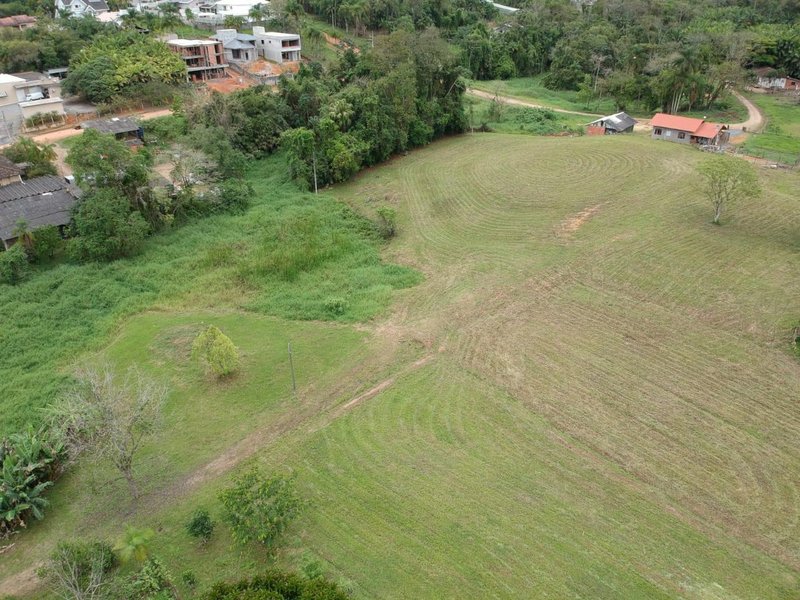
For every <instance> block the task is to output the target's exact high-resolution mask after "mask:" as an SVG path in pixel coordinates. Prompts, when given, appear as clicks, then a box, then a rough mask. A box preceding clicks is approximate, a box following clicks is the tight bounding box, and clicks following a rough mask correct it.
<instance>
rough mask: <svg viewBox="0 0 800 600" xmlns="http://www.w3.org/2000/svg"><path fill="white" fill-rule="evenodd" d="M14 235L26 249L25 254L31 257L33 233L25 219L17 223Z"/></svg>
mask: <svg viewBox="0 0 800 600" xmlns="http://www.w3.org/2000/svg"><path fill="white" fill-rule="evenodd" d="M12 235H13V236H14V237H16V238H17V241H18V242H19V243H20V244H22V247H23V248H25V252H26V253H27V254H28V255H29V256H30V254H31V253H32V252H33V241H34V240H33V232H32V231H31V230H30V227H28V222H27V221H25V220H24V219H20V220H19V221H17V224H16V226H15V227H14V231H13V232H12Z"/></svg>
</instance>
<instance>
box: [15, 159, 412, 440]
mask: <svg viewBox="0 0 800 600" xmlns="http://www.w3.org/2000/svg"><path fill="white" fill-rule="evenodd" d="M284 170H285V167H284V165H283V162H282V159H281V158H276V159H273V160H271V161H265V162H262V163H259V164H257V165H256V166H255V167H254V168H253V171H252V173H251V175H250V179H251V181H252V182H253V184H254V186H255V190H256V193H255V197H254V206H253V207H252V208H251V209H250V210H249V211H248V212H247V214H245V215H242V216H218V217H213V218H209V219H205V220H202V221H199V222H196V223H193V224H191V225H190V226H186V227H182V228H180V229H178V230H176V231H173V232H170V233H167V234H162V235H158V236H155V237H154V238H152V239H151V240H149V241H148V243H147V245H146V248H145V250H144V252H143V253H142V254H141V255H140V256H137V257H135V258H132V259H130V260H122V261H117V262H115V263H112V264H88V265H75V264H61V265H58V266H55V267H46V268H44V269H42V270H41V271H40V272H38V273H35V274H34V275H33V276H32V277H31V278H30V280H29V281H26V282H24V283H22V284H21V285H18V286H16V287H10V286H0V322H1V323H2V324H3V326H2V328H1V329H0V343H1V344H2V346H3V349H4V351H3V355H2V357H0V371H2V373H3V377H2V378H1V379H0V398H2V409H3V410H2V413H0V433H7V432H9V431H12V430H15V429H16V428H19V427H20V426H22V425H24V424H25V423H27V422H31V421H34V422H35V421H38V409H39V408H41V407H42V406H44V405H45V404H46V403H47V402H49V401H51V400H52V399H53V398H54V396H55V395H56V394H57V392H58V390H59V388H60V387H62V386H63V384H64V383H65V380H66V378H67V373H66V371H65V368H66V367H68V365H69V364H70V362H71V361H72V360H73V359H74V357H75V355H76V353H79V352H81V351H83V350H85V349H86V348H89V347H92V346H98V345H100V344H102V343H104V342H105V340H107V338H108V335H109V333H111V332H112V331H113V330H114V329H115V328H116V327H117V326H118V325H119V323H120V322H121V320H122V319H123V318H124V317H125V316H127V315H130V314H133V313H135V312H138V311H141V310H144V309H147V308H150V307H153V306H173V305H175V304H176V303H177V304H179V305H185V306H191V307H193V308H207V307H208V308H217V307H224V308H226V309H247V310H254V311H257V312H261V313H263V314H270V315H276V316H280V317H284V318H290V319H330V320H337V321H344V322H353V321H359V320H363V319H366V318H369V317H371V316H373V315H375V314H376V313H378V312H380V311H381V310H382V309H383V308H385V307H386V306H387V304H388V301H389V296H390V294H391V290H392V289H395V288H397V287H403V286H407V285H410V284H411V283H413V282H415V281H416V280H417V275H416V274H414V273H413V272H411V271H409V270H408V269H404V268H400V267H395V266H391V265H384V264H382V263H381V262H380V259H379V256H378V242H377V239H376V236H375V234H374V231H373V228H372V226H371V224H370V223H369V222H367V221H366V220H364V219H363V218H360V217H357V216H356V215H355V214H353V213H351V212H349V211H347V210H343V208H342V207H341V206H340V205H338V204H336V203H335V202H333V201H332V200H331V199H330V198H329V197H327V196H319V197H314V196H313V195H311V194H303V193H299V192H297V191H296V188H295V187H294V186H293V184H291V183H288V182H286V181H282V177H283V175H275V174H276V173H283V171H284Z"/></svg>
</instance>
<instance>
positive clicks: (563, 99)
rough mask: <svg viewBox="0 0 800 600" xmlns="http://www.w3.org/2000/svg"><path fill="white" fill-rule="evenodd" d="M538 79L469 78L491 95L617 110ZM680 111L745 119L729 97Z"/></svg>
mask: <svg viewBox="0 0 800 600" xmlns="http://www.w3.org/2000/svg"><path fill="white" fill-rule="evenodd" d="M541 79H542V78H541V77H516V78H514V79H508V80H495V81H470V86H471V87H473V88H475V89H478V90H483V91H485V92H490V93H493V94H494V93H498V94H500V95H502V96H510V97H513V98H519V99H521V100H528V101H530V102H533V103H535V104H540V105H542V106H547V107H550V108H560V109H564V110H571V111H576V112H588V113H594V114H602V115H607V114H611V113H615V112H617V109H616V107H615V105H614V102H613V101H612V100H611V99H610V98H601V99H599V100H592V101H590V102H585V101H582V100H579V99H578V92H576V91H572V90H551V89H548V88H546V87H545V86H544V85H542V82H541ZM627 112H628V113H630V114H631V115H633V116H635V117H642V118H649V117H652V116H653V111H651V110H649V109H646V108H644V107H641V106H630V107H628V111H627ZM681 114H683V115H685V116H690V117H701V118H706V119H709V120H712V121H719V122H722V123H738V122H741V121H744V120H745V119H747V109H746V108H745V107H744V106H743V105H742V104H741V103H740V102H738V101H737V100H736V99H735V98H734V97H732V96H728V97H726V98H723V99H722V102H721V103H720V105H719V106H712V108H711V109H710V110H705V111H703V110H695V111H691V112H686V113H681Z"/></svg>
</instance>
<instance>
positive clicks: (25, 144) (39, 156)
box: [3, 136, 58, 179]
mask: <svg viewBox="0 0 800 600" xmlns="http://www.w3.org/2000/svg"><path fill="white" fill-rule="evenodd" d="M3 156H5V157H6V158H7V159H9V160H10V161H11V162H13V163H16V164H21V163H25V164H26V165H28V166H27V167H26V168H25V170H24V172H23V175H24V177H25V178H26V179H30V178H32V177H41V176H42V175H57V174H58V170H57V169H56V165H55V159H56V152H55V150H53V147H52V146H45V145H41V144H37V143H36V142H35V141H33V140H32V139H31V138H29V137H24V136H22V137H20V138H19V139H17V140H16V141H15V142H14V143H13V144H11V145H9V146H6V147H5V148H3Z"/></svg>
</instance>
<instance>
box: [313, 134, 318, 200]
mask: <svg viewBox="0 0 800 600" xmlns="http://www.w3.org/2000/svg"><path fill="white" fill-rule="evenodd" d="M315 144H316V142H315ZM311 156H312V165H313V168H314V193H315V194H319V190H318V189H317V149H316V147H315V148H314V149H313V150H312V151H311Z"/></svg>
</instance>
